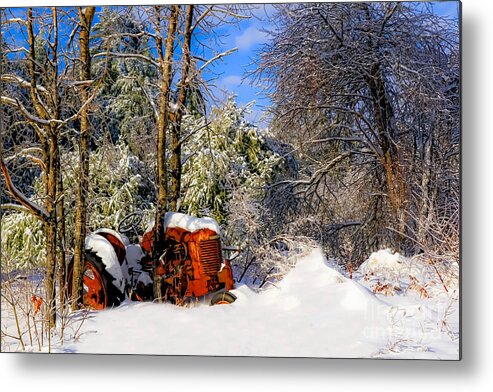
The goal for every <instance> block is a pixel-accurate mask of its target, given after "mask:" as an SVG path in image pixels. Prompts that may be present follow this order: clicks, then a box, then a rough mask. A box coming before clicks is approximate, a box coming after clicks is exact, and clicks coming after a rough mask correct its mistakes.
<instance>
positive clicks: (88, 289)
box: [67, 251, 124, 310]
mask: <svg viewBox="0 0 493 392" xmlns="http://www.w3.org/2000/svg"><path fill="white" fill-rule="evenodd" d="M73 271H74V262H73V260H71V261H70V264H69V266H68V271H67V272H68V273H67V283H68V284H67V286H68V287H67V288H68V295H69V297H71V296H72V276H73ZM82 291H83V292H82V304H83V305H84V306H85V307H88V308H91V309H93V310H103V309H105V308H107V307H112V306H118V305H120V303H121V301H122V300H123V296H124V295H123V294H122V293H120V292H119V290H118V289H117V288H116V287H115V286H114V285H113V284H112V283H111V276H110V275H109V273H108V272H107V271H106V269H105V265H104V263H103V262H102V260H101V259H100V257H99V256H98V255H96V254H94V253H92V252H90V251H86V252H85V258H84V269H83V271H82Z"/></svg>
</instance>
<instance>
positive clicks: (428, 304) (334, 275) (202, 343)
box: [55, 249, 459, 359]
mask: <svg viewBox="0 0 493 392" xmlns="http://www.w3.org/2000/svg"><path fill="white" fill-rule="evenodd" d="M380 256H384V257H380V258H378V257H377V258H376V260H377V261H376V262H374V264H384V263H385V262H389V260H390V259H391V258H390V256H389V254H382V255H380ZM385 257H387V258H388V260H385ZM370 259H371V257H370ZM379 259H380V260H383V261H382V262H381V263H379V262H378V260H379ZM368 264H371V263H367V264H366V266H368ZM392 265H394V264H392ZM394 266H395V265H394ZM332 267H334V266H331V264H330V263H329V262H328V261H327V260H325V258H324V257H323V255H322V252H321V251H320V250H318V249H317V250H314V251H313V252H312V253H311V254H310V255H309V256H307V257H304V258H302V259H300V260H299V261H298V263H297V265H296V267H295V268H294V269H292V270H291V271H290V272H289V273H288V274H287V275H286V276H285V278H284V279H283V280H282V281H281V282H280V283H279V284H277V285H276V286H274V285H272V286H271V287H269V288H268V289H265V290H263V291H261V292H259V293H255V292H254V291H252V290H251V289H249V288H248V287H247V286H245V285H242V286H239V287H237V288H236V289H235V290H234V291H233V292H234V293H235V295H236V296H237V297H238V299H237V301H236V302H235V303H233V304H231V305H222V306H213V307H211V306H208V305H207V303H208V302H206V300H205V299H203V300H202V301H201V302H199V303H198V304H197V306H194V307H177V306H174V305H171V304H156V303H136V302H129V301H127V302H125V303H124V304H123V305H121V306H120V307H118V308H116V309H111V310H106V311H102V312H91V313H90V315H89V317H88V319H87V320H86V321H85V323H84V324H83V326H82V335H81V337H80V339H79V340H78V341H77V342H73V341H72V342H68V343H66V344H65V345H64V346H63V347H62V346H59V347H55V351H61V352H64V351H68V352H79V353H132V354H167V355H226V356H228V355H233V356H282V357H345V358H354V357H366V358H367V357H384V358H395V357H398V358H430V359H458V355H459V354H458V352H459V341H458V332H459V330H458V328H459V314H458V299H457V296H456V294H455V293H454V294H452V293H449V294H448V295H440V296H436V297H432V298H421V297H420V295H419V294H418V293H417V292H414V291H411V290H409V291H406V292H404V291H402V292H401V293H400V294H396V295H393V296H383V295H378V294H377V295H375V294H373V292H372V291H371V290H369V289H368V288H367V287H365V285H366V286H368V287H371V280H368V279H367V278H366V280H365V279H364V278H363V276H364V274H363V273H361V272H360V273H359V278H358V279H359V280H358V281H357V280H350V279H348V278H346V277H344V276H343V275H341V274H340V273H339V272H337V271H336V270H335V269H334V268H332ZM380 267H382V265H380Z"/></svg>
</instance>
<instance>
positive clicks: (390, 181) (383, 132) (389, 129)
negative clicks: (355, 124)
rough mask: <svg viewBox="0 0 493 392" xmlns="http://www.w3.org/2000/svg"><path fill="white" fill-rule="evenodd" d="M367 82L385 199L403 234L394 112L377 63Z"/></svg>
mask: <svg viewBox="0 0 493 392" xmlns="http://www.w3.org/2000/svg"><path fill="white" fill-rule="evenodd" d="M367 81H368V85H369V87H370V94H371V97H372V99H373V106H374V118H375V126H376V129H377V134H378V139H379V140H378V144H379V146H380V149H381V156H380V162H381V163H382V165H383V167H384V170H385V179H386V184H387V195H388V200H389V203H390V207H391V210H392V214H393V218H394V220H395V223H396V225H397V230H398V231H399V233H400V234H401V235H404V233H405V230H406V216H405V209H406V205H407V187H406V183H405V179H404V175H403V173H402V168H401V165H400V159H399V151H398V148H397V146H396V144H395V141H394V138H395V135H396V129H395V127H396V125H395V117H394V112H393V108H392V105H391V102H390V100H389V97H388V96H387V92H386V89H385V83H384V80H383V78H382V74H381V71H380V66H379V65H378V64H375V65H373V67H372V68H371V71H370V77H369V78H368V80H367Z"/></svg>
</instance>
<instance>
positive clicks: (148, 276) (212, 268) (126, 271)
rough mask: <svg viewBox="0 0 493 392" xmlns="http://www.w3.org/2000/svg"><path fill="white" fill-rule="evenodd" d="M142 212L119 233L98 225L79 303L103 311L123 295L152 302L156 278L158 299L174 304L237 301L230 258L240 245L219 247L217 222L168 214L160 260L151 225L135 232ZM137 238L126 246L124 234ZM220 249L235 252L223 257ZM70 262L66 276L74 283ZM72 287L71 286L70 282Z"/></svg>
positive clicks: (130, 217) (88, 248)
mask: <svg viewBox="0 0 493 392" xmlns="http://www.w3.org/2000/svg"><path fill="white" fill-rule="evenodd" d="M143 217H144V215H143V214H142V213H140V212H135V213H132V214H130V215H127V216H126V217H125V218H124V219H123V220H122V221H121V222H120V224H119V225H118V232H117V231H114V230H110V229H100V230H97V231H95V232H94V233H92V234H90V235H88V236H87V238H86V242H85V248H86V250H85V260H84V269H83V304H84V305H85V306H87V307H90V308H92V309H96V310H101V309H105V308H107V307H112V306H118V305H119V304H120V303H121V302H122V301H123V300H124V299H125V298H127V297H128V298H129V299H130V300H133V301H153V300H155V299H156V298H155V296H154V290H155V289H154V279H155V278H156V279H159V280H160V284H159V286H160V292H161V293H160V294H161V295H160V299H162V300H164V301H167V302H171V303H174V304H177V305H185V304H188V303H190V302H194V301H199V298H203V299H204V300H207V301H209V300H210V304H211V305H216V304H229V303H232V302H234V301H235V300H236V297H235V295H234V294H233V293H231V292H229V291H230V290H231V289H233V287H234V283H235V282H234V279H233V272H232V269H231V264H230V261H231V260H232V259H234V258H235V257H237V256H238V254H239V249H237V248H224V247H222V246H221V239H220V234H219V233H220V231H219V226H218V224H217V223H216V222H215V221H214V220H213V219H211V218H195V217H192V216H190V215H185V214H181V213H172V212H170V213H167V214H166V217H165V222H164V227H165V236H164V243H163V244H161V246H159V249H163V252H162V253H161V254H160V255H159V263H157V265H155V263H154V258H153V251H154V249H155V246H154V245H155V244H154V238H155V236H154V227H153V226H152V225H150V226H149V227H148V229H147V231H146V232H145V233H144V235H143V236H138V228H139V227H140V225H141V223H142V220H143ZM127 235H128V236H129V237H131V238H132V237H133V238H135V239H138V243H139V244H138V245H132V244H130V241H129V240H128V237H127ZM223 250H224V251H235V253H234V254H233V255H232V257H231V258H229V259H225V258H223V254H222V253H223ZM72 271H73V263H70V264H69V268H68V273H67V278H68V279H67V280H68V282H71V281H72ZM69 286H70V285H69Z"/></svg>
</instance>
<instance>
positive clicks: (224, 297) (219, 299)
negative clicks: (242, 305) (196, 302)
mask: <svg viewBox="0 0 493 392" xmlns="http://www.w3.org/2000/svg"><path fill="white" fill-rule="evenodd" d="M235 301H236V295H234V294H232V293H230V292H229V291H224V292H221V293H217V294H216V295H214V297H212V299H211V306H212V305H228V304H232V303H233V302H235Z"/></svg>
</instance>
